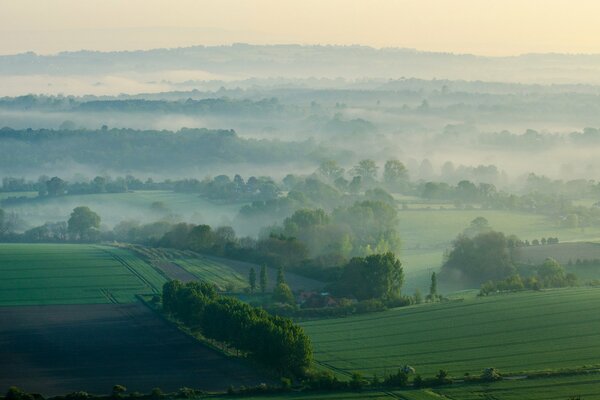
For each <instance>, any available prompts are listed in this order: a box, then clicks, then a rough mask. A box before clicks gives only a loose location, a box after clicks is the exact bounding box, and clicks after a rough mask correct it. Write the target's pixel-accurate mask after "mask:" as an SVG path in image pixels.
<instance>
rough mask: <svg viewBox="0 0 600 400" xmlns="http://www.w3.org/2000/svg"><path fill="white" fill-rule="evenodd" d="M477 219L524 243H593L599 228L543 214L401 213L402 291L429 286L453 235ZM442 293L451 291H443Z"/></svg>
mask: <svg viewBox="0 0 600 400" xmlns="http://www.w3.org/2000/svg"><path fill="white" fill-rule="evenodd" d="M478 216H482V217H485V218H486V219H487V220H488V221H489V223H490V226H491V227H492V228H493V229H495V230H498V231H501V232H504V233H506V234H515V235H517V236H518V237H520V238H521V239H523V240H529V241H531V240H533V239H541V238H542V237H558V238H559V239H560V241H561V242H567V241H571V242H573V241H593V240H598V239H599V238H600V228H585V229H583V230H582V229H579V228H577V229H571V228H564V227H560V226H559V225H558V224H557V223H556V222H555V221H553V220H551V219H549V218H548V217H546V216H543V215H537V214H528V213H520V212H511V211H498V210H447V209H446V210H436V209H432V210H415V211H400V212H399V215H398V219H399V226H398V231H399V233H400V238H401V240H402V248H403V250H402V253H401V254H400V259H401V261H402V264H403V267H404V272H405V275H406V283H405V286H404V290H405V292H406V293H408V294H411V293H412V292H413V291H414V290H415V288H420V289H421V290H422V291H424V290H426V289H427V288H428V287H429V277H430V275H431V272H433V271H437V270H439V267H440V266H441V264H442V260H443V254H444V251H445V250H446V249H448V248H449V247H450V246H451V243H452V241H453V240H454V239H455V238H456V236H457V235H458V234H459V233H461V232H462V231H463V230H464V229H465V228H467V227H468V226H469V224H470V223H471V221H472V220H473V219H475V218H476V217H478ZM441 288H442V289H443V290H453V289H454V288H445V287H444V286H443V283H442V287H441Z"/></svg>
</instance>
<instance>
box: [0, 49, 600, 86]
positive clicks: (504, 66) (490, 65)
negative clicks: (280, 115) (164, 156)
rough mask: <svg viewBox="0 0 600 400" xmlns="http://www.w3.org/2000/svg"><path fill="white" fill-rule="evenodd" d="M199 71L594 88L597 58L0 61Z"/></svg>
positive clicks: (361, 52) (160, 56) (203, 52)
mask: <svg viewBox="0 0 600 400" xmlns="http://www.w3.org/2000/svg"><path fill="white" fill-rule="evenodd" d="M168 70H179V71H181V70H187V71H189V70H197V71H205V72H209V73H211V74H217V75H218V76H226V77H230V78H236V79H239V78H244V77H251V76H254V77H275V76H276V77H344V78H363V77H385V78H400V77H416V78H423V79H432V78H438V79H440V78H441V79H464V80H469V81H473V80H486V81H503V82H529V83H531V82H536V83H595V84H600V74H599V72H600V55H568V54H526V55H521V56H515V57H482V56H475V55H471V54H451V53H434V52H422V51H417V50H412V49H403V48H382V49H375V48H372V47H367V46H301V45H269V46H265V45H250V44H234V45H231V46H194V47H184V48H176V49H155V50H145V51H122V52H97V51H83V50H82V51H76V52H63V53H58V54H56V55H37V54H35V53H31V52H30V53H23V54H17V55H8V56H1V57H0V74H1V75H12V74H16V75H34V74H35V75H45V74H48V75H62V76H65V75H71V74H108V73H119V72H124V71H127V72H139V73H144V72H156V71H168Z"/></svg>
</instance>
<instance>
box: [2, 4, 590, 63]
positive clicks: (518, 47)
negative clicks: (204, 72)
mask: <svg viewBox="0 0 600 400" xmlns="http://www.w3.org/2000/svg"><path fill="white" fill-rule="evenodd" d="M599 15H600V1H597V0H568V1H566V0H362V1H358V0H214V1H205V0H0V54H14V53H21V52H26V51H35V52H36V53H40V54H51V53H56V52H59V51H65V50H80V49H88V50H100V51H111V50H135V49H151V48H159V47H184V46H192V45H218V44H231V43H235V42H244V43H256V44H280V43H300V44H341V45H351V44H361V45H368V46H373V47H404V48H414V49H418V50H425V51H441V52H452V53H473V54H480V55H490V56H510V55H518V54H523V53H547V52H557V53H600V23H598V21H597V19H598V16H599Z"/></svg>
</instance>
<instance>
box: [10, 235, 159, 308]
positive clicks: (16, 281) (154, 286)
mask: <svg viewBox="0 0 600 400" xmlns="http://www.w3.org/2000/svg"><path fill="white" fill-rule="evenodd" d="M165 281H166V279H165V278H164V277H163V276H162V275H161V274H160V273H159V272H158V271H157V270H156V269H154V268H153V267H152V266H151V265H149V264H147V263H145V262H144V261H142V260H140V259H139V258H138V257H136V256H135V255H134V254H132V253H131V252H129V251H127V250H125V249H117V248H113V247H108V246H95V245H79V244H76V245H73V244H0V305H2V306H6V305H33V304H86V303H127V302H131V301H133V300H134V299H135V295H136V294H143V293H152V292H158V291H159V289H160V287H161V286H162V284H163V283H164V282H165Z"/></svg>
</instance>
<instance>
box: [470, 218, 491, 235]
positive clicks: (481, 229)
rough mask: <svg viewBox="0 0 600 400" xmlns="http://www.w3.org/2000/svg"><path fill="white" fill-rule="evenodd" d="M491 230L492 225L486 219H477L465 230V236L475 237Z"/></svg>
mask: <svg viewBox="0 0 600 400" xmlns="http://www.w3.org/2000/svg"><path fill="white" fill-rule="evenodd" d="M491 230H492V228H491V227H490V223H489V222H488V220H487V219H486V218H485V217H477V218H475V219H474V220H473V221H471V224H470V225H469V227H468V228H467V229H465V230H464V234H465V235H467V236H469V237H474V236H477V235H479V234H480V233H485V232H489V231H491Z"/></svg>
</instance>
